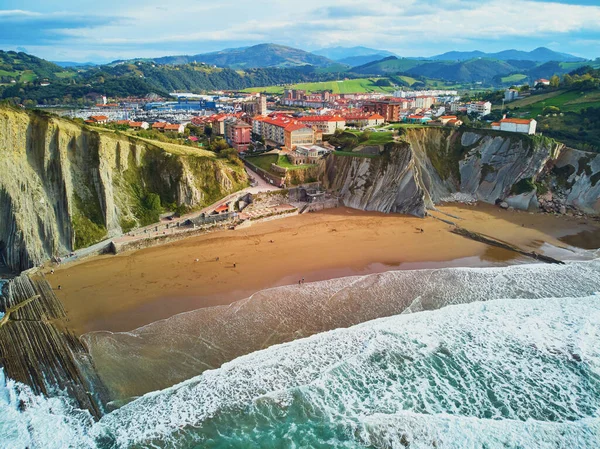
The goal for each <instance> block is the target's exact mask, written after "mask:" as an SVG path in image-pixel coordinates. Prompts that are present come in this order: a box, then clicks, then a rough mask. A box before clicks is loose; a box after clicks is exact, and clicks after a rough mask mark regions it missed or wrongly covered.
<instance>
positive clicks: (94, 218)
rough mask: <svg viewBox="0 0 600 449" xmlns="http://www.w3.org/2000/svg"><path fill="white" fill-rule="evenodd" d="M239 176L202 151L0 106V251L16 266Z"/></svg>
mask: <svg viewBox="0 0 600 449" xmlns="http://www.w3.org/2000/svg"><path fill="white" fill-rule="evenodd" d="M245 182H246V175H245V172H244V170H243V169H242V168H241V167H239V166H237V165H235V164H231V163H228V162H227V161H226V160H217V159H216V158H214V157H213V156H212V155H211V154H210V153H208V152H201V151H199V150H192V149H189V148H187V147H182V146H179V145H171V144H164V143H159V142H154V141H146V140H143V139H138V138H133V137H130V136H127V135H123V134H117V133H113V132H110V131H108V130H106V131H105V130H101V129H95V128H91V127H87V126H81V125H79V124H77V123H74V122H71V121H68V120H64V119H60V118H57V117H53V116H49V115H45V114H41V113H27V112H24V111H16V110H13V109H9V108H0V257H1V259H2V260H3V261H4V263H5V264H6V265H8V266H9V267H10V268H12V269H14V270H17V271H19V270H23V269H26V268H29V267H31V266H33V265H36V264H38V263H40V262H42V261H43V260H47V259H48V258H50V257H52V256H55V255H61V254H65V253H68V252H69V251H71V250H73V249H74V248H75V247H78V246H79V247H81V246H87V245H89V244H91V243H94V242H95V241H98V240H101V239H103V238H105V237H106V236H113V235H115V234H119V233H121V232H122V231H123V230H125V231H127V230H128V229H131V228H132V227H135V226H139V225H145V224H149V221H151V220H152V219H153V218H154V217H155V216H156V213H157V211H158V210H159V209H160V207H166V206H167V207H168V206H170V207H172V206H173V205H176V206H185V207H187V208H190V209H193V208H197V207H200V206H202V205H204V204H208V203H210V202H212V201H214V200H216V199H218V198H219V197H221V196H225V195H227V194H228V193H230V192H232V191H235V190H237V189H238V188H240V187H241V186H242V185H243V184H245ZM158 198H159V199H160V204H159V202H158ZM161 205H162V206H161Z"/></svg>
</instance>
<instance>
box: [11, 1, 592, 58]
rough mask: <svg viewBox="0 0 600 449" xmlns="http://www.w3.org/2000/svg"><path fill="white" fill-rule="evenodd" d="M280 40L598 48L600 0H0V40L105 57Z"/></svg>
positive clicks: (54, 54) (400, 47)
mask: <svg viewBox="0 0 600 449" xmlns="http://www.w3.org/2000/svg"><path fill="white" fill-rule="evenodd" d="M264 42H269V43H276V44H282V45H289V46H292V47H297V48H302V49H304V50H308V51H311V50H316V49H319V48H323V47H332V46H355V45H362V46H367V47H372V48H377V49H382V50H388V51H392V52H394V53H396V54H398V55H400V56H431V55H435V54H440V53H444V52H446V51H452V50H459V51H471V50H481V51H486V52H495V51H501V50H506V49H513V48H514V49H518V50H533V49H534V48H537V47H541V46H543V47H548V48H551V49H552V50H555V51H559V52H564V53H571V54H574V55H577V56H582V57H585V58H590V59H591V58H596V57H600V0H553V1H549V0H401V1H400V0H370V1H367V2H365V1H357V0H335V1H332V0H301V1H298V0H296V1H292V0H268V1H267V0H211V1H205V0H169V1H164V0H160V1H158V0H143V1H142V0H128V1H122V0H102V1H97V0H96V1H89V0H52V1H46V2H40V1H39V0H0V49H2V50H17V51H25V52H27V53H31V54H34V55H36V56H39V57H42V58H45V59H48V60H52V61H77V62H86V61H92V62H108V61H112V60H115V59H128V58H135V57H158V56H167V55H178V54H198V53H204V52H209V51H216V50H221V49H224V48H235V47H241V46H249V45H254V44H258V43H264Z"/></svg>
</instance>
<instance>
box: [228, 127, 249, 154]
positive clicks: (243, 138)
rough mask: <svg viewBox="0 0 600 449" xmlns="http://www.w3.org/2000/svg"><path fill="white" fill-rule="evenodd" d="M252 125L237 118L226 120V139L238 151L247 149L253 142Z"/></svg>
mask: <svg viewBox="0 0 600 449" xmlns="http://www.w3.org/2000/svg"><path fill="white" fill-rule="evenodd" d="M251 138H252V126H250V125H249V124H248V123H246V122H244V121H242V120H239V119H237V118H233V119H229V120H226V121H225V140H227V143H228V144H229V145H230V146H231V147H232V148H235V149H236V150H237V152H238V153H240V152H242V151H247V150H248V146H249V145H250V143H251Z"/></svg>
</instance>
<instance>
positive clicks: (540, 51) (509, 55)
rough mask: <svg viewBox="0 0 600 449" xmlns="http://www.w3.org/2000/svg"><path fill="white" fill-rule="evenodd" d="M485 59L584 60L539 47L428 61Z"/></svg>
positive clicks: (452, 55) (445, 56) (468, 53)
mask: <svg viewBox="0 0 600 449" xmlns="http://www.w3.org/2000/svg"><path fill="white" fill-rule="evenodd" d="M476 58H487V59H497V60H499V61H535V62H549V61H556V62H583V61H585V60H586V59H584V58H580V57H578V56H573V55H570V54H568V53H559V52H556V51H553V50H550V49H549V48H546V47H539V48H536V49H535V50H532V51H521V50H504V51H501V52H498V53H485V52H482V51H450V52H447V53H442V54H441V55H436V56H432V57H430V58H428V59H431V60H434V61H467V60H469V59H476Z"/></svg>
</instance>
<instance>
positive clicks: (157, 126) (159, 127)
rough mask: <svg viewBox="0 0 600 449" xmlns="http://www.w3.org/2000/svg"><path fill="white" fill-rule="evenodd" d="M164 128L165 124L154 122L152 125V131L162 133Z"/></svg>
mask: <svg viewBox="0 0 600 449" xmlns="http://www.w3.org/2000/svg"><path fill="white" fill-rule="evenodd" d="M165 126H167V124H166V123H165V122H155V123H152V130H154V131H160V132H164V130H165Z"/></svg>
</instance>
